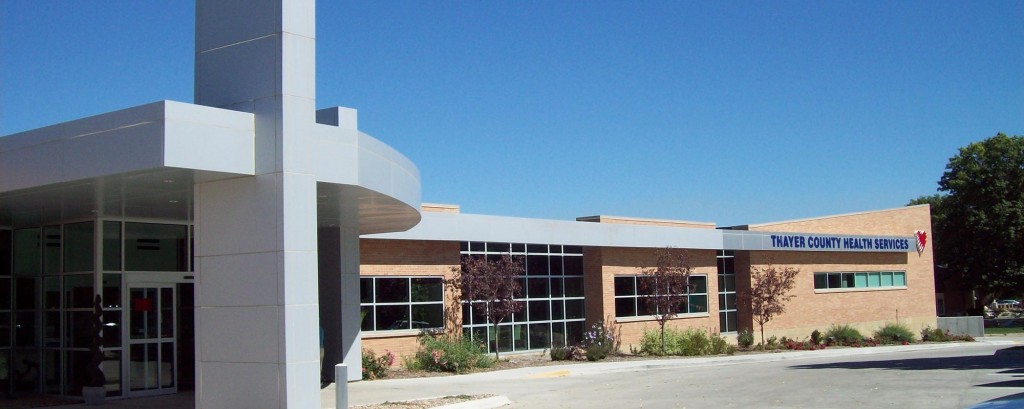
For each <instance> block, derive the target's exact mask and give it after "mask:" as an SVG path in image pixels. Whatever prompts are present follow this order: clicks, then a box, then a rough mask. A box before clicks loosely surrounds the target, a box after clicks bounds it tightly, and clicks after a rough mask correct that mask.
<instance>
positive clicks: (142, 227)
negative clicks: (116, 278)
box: [124, 223, 189, 271]
mask: <svg viewBox="0 0 1024 409" xmlns="http://www.w3.org/2000/svg"><path fill="white" fill-rule="evenodd" d="M124 243H125V245H124V259H125V270H126V271H186V270H187V268H188V266H189V263H188V226H186V225H177V224H155V223H125V242H124Z"/></svg>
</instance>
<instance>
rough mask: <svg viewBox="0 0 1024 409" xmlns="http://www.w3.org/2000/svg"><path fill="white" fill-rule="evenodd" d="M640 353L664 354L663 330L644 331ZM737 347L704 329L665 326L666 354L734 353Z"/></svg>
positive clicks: (638, 351)
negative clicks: (662, 348) (662, 344)
mask: <svg viewBox="0 0 1024 409" xmlns="http://www.w3.org/2000/svg"><path fill="white" fill-rule="evenodd" d="M636 352H637V353H638V354H640V355H662V352H661V332H660V331H647V330H645V331H644V335H643V337H642V338H641V339H640V349H639V350H637V351H636ZM733 352H735V348H733V347H732V345H729V343H728V342H727V341H726V340H725V338H722V337H721V336H719V335H716V334H710V335H709V334H707V333H705V332H704V331H703V330H700V329H696V328H690V329H687V330H678V329H672V328H665V355H676V356H697V355H718V354H732V353H733Z"/></svg>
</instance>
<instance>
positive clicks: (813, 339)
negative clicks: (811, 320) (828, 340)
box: [811, 330, 821, 345]
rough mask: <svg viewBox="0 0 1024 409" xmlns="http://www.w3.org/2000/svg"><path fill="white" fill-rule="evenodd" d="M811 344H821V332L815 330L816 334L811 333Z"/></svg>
mask: <svg viewBox="0 0 1024 409" xmlns="http://www.w3.org/2000/svg"><path fill="white" fill-rule="evenodd" d="M811 342H812V343H814V345H818V344H820V343H821V331H818V330H814V332H811Z"/></svg>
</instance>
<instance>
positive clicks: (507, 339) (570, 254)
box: [460, 242, 586, 352]
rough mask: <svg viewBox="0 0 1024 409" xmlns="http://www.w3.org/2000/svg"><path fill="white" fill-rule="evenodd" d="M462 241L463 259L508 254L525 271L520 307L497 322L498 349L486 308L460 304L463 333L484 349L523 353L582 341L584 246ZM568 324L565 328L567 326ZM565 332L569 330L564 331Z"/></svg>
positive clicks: (521, 280)
mask: <svg viewBox="0 0 1024 409" xmlns="http://www.w3.org/2000/svg"><path fill="white" fill-rule="evenodd" d="M483 244H484V243H477V242H464V243H462V245H461V246H460V247H461V249H462V251H461V254H462V256H463V257H470V256H486V257H488V258H493V259H497V258H500V257H501V255H502V254H505V253H509V251H511V255H512V256H513V257H521V259H522V260H524V267H525V269H526V271H525V273H524V276H523V277H520V279H519V283H520V286H521V287H522V289H523V292H522V294H521V295H520V296H521V298H520V301H521V302H522V303H523V308H522V310H521V311H519V312H518V313H515V314H512V316H510V317H507V318H506V319H505V320H504V321H503V322H502V323H501V324H499V332H500V333H501V334H502V335H501V337H499V338H500V339H501V345H497V344H496V343H495V342H494V341H493V339H494V335H495V334H494V330H493V328H490V327H491V326H490V324H489V323H488V322H487V317H486V314H484V312H485V311H484V309H485V308H486V307H484V304H482V303H472V304H469V303H464V304H463V314H462V325H463V332H464V333H465V334H469V336H470V337H471V339H473V340H474V341H476V342H480V343H482V344H484V345H486V347H487V349H488V351H490V352H493V351H494V350H495V349H498V350H500V351H508V350H513V351H523V350H538V349H544V348H550V347H552V346H564V345H569V344H571V343H572V342H573V340H577V339H582V337H583V328H584V326H585V325H584V322H583V321H584V320H585V312H586V310H585V308H584V301H583V294H584V285H583V247H581V246H570V245H557V244H538V243H508V244H506V243H486V246H484V245H483ZM567 323H568V325H567ZM566 328H568V330H567V329H566Z"/></svg>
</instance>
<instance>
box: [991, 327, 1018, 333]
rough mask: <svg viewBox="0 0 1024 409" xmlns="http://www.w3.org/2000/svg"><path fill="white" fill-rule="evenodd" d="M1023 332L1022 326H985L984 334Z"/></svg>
mask: <svg viewBox="0 0 1024 409" xmlns="http://www.w3.org/2000/svg"><path fill="white" fill-rule="evenodd" d="M1004 334H1024V327H991V328H985V335H1004Z"/></svg>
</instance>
